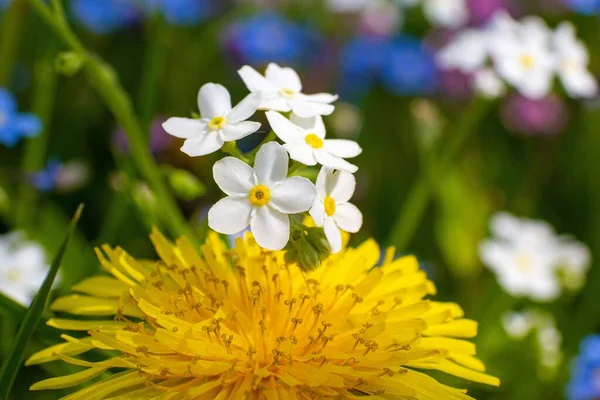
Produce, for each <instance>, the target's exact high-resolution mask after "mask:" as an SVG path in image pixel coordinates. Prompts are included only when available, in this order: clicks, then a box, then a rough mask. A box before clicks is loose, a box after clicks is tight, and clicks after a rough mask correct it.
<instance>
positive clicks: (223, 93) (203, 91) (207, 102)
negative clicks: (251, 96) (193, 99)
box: [198, 83, 231, 119]
mask: <svg viewBox="0 0 600 400" xmlns="http://www.w3.org/2000/svg"><path fill="white" fill-rule="evenodd" d="M198 108H199V109H200V115H201V116H202V118H209V119H211V118H214V117H224V116H226V115H227V114H229V112H230V111H231V96H230V95H229V92H228V91H227V89H225V86H223V85H219V84H217V83H207V84H205V85H204V86H202V87H201V88H200V91H199V92H198Z"/></svg>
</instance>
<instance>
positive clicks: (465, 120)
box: [388, 100, 487, 252]
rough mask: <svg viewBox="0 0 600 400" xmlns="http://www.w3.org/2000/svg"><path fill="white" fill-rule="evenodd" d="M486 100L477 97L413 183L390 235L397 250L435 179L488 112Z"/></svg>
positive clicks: (418, 217)
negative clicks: (435, 157) (444, 143)
mask: <svg viewBox="0 0 600 400" xmlns="http://www.w3.org/2000/svg"><path fill="white" fill-rule="evenodd" d="M486 110H487V103H484V102H482V101H480V100H476V101H475V103H474V104H473V105H471V106H470V107H469V108H468V110H467V111H466V112H465V114H464V115H463V117H462V118H461V119H460V120H459V121H458V122H457V124H456V125H454V127H453V129H452V130H451V131H450V133H449V134H448V142H447V143H446V145H445V146H444V147H443V148H442V150H441V151H440V154H439V156H438V161H437V162H436V165H434V166H429V168H424V169H423V170H422V171H421V173H420V174H419V175H418V176H417V179H416V180H415V182H414V183H413V186H412V188H411V189H410V191H409V193H408V196H407V198H406V200H405V202H404V205H403V207H402V210H401V211H400V215H399V217H398V219H397V220H396V223H395V224H394V227H393V228H392V233H391V234H390V237H389V239H388V243H389V244H390V245H394V246H396V248H397V249H398V251H400V252H403V251H406V248H407V247H408V246H409V245H410V242H411V240H412V238H413V236H414V234H415V232H416V230H417V228H418V226H419V224H420V223H421V221H422V220H423V217H424V215H425V210H426V209H427V206H428V204H429V200H430V198H431V196H432V194H433V191H434V185H435V180H438V181H439V180H440V179H443V174H444V172H445V171H447V170H448V168H449V167H450V166H451V164H452V162H453V161H454V158H455V157H456V155H457V153H458V152H459V150H460V149H461V147H462V146H463V145H464V143H465V142H466V141H467V139H468V138H469V136H470V135H471V134H472V133H473V132H474V131H475V126H476V125H477V124H478V123H479V122H480V121H481V119H482V118H483V117H484V116H485V114H486Z"/></svg>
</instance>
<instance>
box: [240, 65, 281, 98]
mask: <svg viewBox="0 0 600 400" xmlns="http://www.w3.org/2000/svg"><path fill="white" fill-rule="evenodd" d="M238 74H239V76H240V78H242V80H243V81H244V83H245V84H246V87H247V88H248V90H249V91H251V92H265V91H275V88H274V87H273V85H271V84H270V83H269V82H268V81H267V79H266V78H265V77H264V76H262V75H261V74H260V73H259V72H258V71H257V70H255V69H254V68H252V67H250V66H248V65H245V66H243V67H242V68H240V69H239V70H238Z"/></svg>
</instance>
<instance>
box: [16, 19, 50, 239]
mask: <svg viewBox="0 0 600 400" xmlns="http://www.w3.org/2000/svg"><path fill="white" fill-rule="evenodd" d="M39 41H40V46H39V49H38V52H39V56H38V59H37V61H36V63H35V65H34V68H33V70H34V82H35V83H34V93H33V102H32V107H31V111H32V112H33V113H35V114H36V115H37V116H38V117H39V118H40V119H41V120H42V123H43V126H44V131H43V132H42V133H41V134H40V135H38V136H37V137H35V138H31V139H29V140H27V142H26V145H25V153H24V156H23V161H22V170H23V172H24V173H26V174H29V173H32V172H35V171H38V170H40V169H41V168H43V167H44V163H45V160H46V149H47V147H48V140H49V138H50V125H51V119H52V105H53V102H54V97H55V94H56V86H57V80H58V77H57V74H56V72H55V71H54V55H55V53H56V47H57V46H56V39H55V38H54V37H49V38H47V32H46V29H42V30H41V31H40V38H39ZM36 202H37V192H36V190H35V189H34V188H32V187H31V185H29V183H28V182H27V180H26V179H25V180H24V181H23V183H22V185H21V188H20V191H19V202H18V203H17V205H16V207H17V209H16V221H17V225H18V226H20V227H24V228H28V227H30V226H31V225H32V223H33V221H34V217H35V215H34V213H33V210H36V209H37V207H36Z"/></svg>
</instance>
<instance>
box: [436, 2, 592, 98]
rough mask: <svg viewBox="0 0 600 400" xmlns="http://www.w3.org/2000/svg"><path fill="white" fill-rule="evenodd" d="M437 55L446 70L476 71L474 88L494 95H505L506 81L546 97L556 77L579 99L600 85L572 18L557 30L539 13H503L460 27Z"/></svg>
mask: <svg viewBox="0 0 600 400" xmlns="http://www.w3.org/2000/svg"><path fill="white" fill-rule="evenodd" d="M436 59H437V63H438V65H439V66H440V67H441V68H443V69H456V70H459V71H461V72H463V73H466V74H472V75H473V76H474V85H475V88H476V89H477V90H478V91H479V92H480V93H481V94H482V95H483V96H485V97H489V98H494V97H498V96H501V95H502V94H503V93H504V91H505V90H506V88H505V85H506V84H507V85H509V86H511V87H514V88H515V89H516V90H517V91H519V92H520V93H521V94H522V95H523V96H525V97H528V98H531V99H534V100H536V99H541V98H543V97H545V96H547V95H548V94H549V93H550V92H551V91H552V89H553V82H554V78H555V77H558V78H559V79H560V81H561V83H562V85H563V87H564V89H565V91H566V92H567V94H568V95H569V96H571V97H574V98H589V97H592V96H594V95H595V94H596V92H597V89H598V85H597V82H596V80H595V79H594V77H593V75H592V74H591V73H590V72H589V70H588V64H589V54H588V51H587V49H586V47H585V45H584V44H583V43H582V42H581V41H580V40H578V39H577V36H576V34H575V28H574V26H573V25H572V24H571V23H570V22H563V23H561V24H560V25H559V26H558V27H557V28H556V29H555V30H554V31H552V30H550V28H549V27H548V26H547V25H546V23H545V22H544V20H542V19H541V18H539V17H536V16H529V17H525V18H523V19H522V20H521V21H515V20H513V19H512V18H511V17H510V16H509V15H508V14H507V13H505V12H499V13H497V14H496V15H495V16H494V17H493V18H492V20H491V21H490V23H489V24H488V25H486V26H484V27H482V28H468V29H464V30H462V31H461V32H459V33H458V34H457V35H456V36H455V37H454V38H453V40H451V41H450V42H449V43H448V44H447V45H446V46H445V47H443V48H442V49H441V50H440V51H439V52H438V53H437V57H436Z"/></svg>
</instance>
